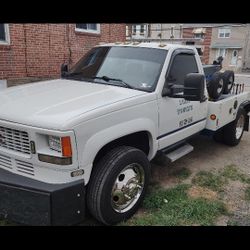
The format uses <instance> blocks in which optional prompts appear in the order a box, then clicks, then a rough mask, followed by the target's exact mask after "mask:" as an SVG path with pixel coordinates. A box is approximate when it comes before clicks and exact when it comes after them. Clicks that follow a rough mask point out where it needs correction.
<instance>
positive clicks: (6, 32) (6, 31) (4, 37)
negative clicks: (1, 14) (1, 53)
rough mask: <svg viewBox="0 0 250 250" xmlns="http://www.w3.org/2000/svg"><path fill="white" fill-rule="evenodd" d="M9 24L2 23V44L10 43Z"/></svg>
mask: <svg viewBox="0 0 250 250" xmlns="http://www.w3.org/2000/svg"><path fill="white" fill-rule="evenodd" d="M9 42H10V41H9V27H8V24H4V23H0V44H9Z"/></svg>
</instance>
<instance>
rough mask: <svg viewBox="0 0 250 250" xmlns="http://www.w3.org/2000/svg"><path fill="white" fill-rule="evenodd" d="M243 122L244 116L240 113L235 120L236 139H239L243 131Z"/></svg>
mask: <svg viewBox="0 0 250 250" xmlns="http://www.w3.org/2000/svg"><path fill="white" fill-rule="evenodd" d="M244 123H245V117H244V115H241V116H240V118H239V119H238V121H237V124H236V131H235V133H236V134H235V136H236V139H237V140H238V139H240V137H241V135H242V133H243V131H244Z"/></svg>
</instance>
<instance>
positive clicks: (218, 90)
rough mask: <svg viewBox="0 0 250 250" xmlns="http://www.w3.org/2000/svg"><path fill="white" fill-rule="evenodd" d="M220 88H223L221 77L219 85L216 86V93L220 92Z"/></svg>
mask: <svg viewBox="0 0 250 250" xmlns="http://www.w3.org/2000/svg"><path fill="white" fill-rule="evenodd" d="M222 88H223V79H221V80H220V81H219V85H218V88H217V93H218V94H220V93H221V92H222Z"/></svg>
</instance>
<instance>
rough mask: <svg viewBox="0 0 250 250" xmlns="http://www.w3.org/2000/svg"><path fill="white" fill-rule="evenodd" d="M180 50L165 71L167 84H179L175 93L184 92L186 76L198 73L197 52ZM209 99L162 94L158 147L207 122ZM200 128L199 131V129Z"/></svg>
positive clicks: (174, 53)
mask: <svg viewBox="0 0 250 250" xmlns="http://www.w3.org/2000/svg"><path fill="white" fill-rule="evenodd" d="M189 51H190V52H189V53H187V49H185V50H181V49H178V50H176V51H175V52H173V54H172V58H171V60H170V64H169V67H168V70H167V72H166V82H165V86H166V87H167V88H169V87H170V86H172V85H179V86H180V89H177V90H175V94H177V93H181V92H183V89H181V87H183V86H184V79H185V76H186V75H187V74H189V73H199V68H198V65H197V62H196V58H195V54H194V52H193V51H192V50H189ZM206 115H207V101H205V102H199V101H187V100H185V99H183V98H174V97H169V96H166V97H161V99H160V100H159V134H158V140H159V147H160V148H164V147H167V146H169V145H171V144H174V143H176V142H178V141H180V140H182V139H185V138H186V137H189V136H190V135H192V134H194V133H196V132H198V131H199V130H201V129H199V128H198V127H200V124H205V119H206ZM196 130H197V131H196Z"/></svg>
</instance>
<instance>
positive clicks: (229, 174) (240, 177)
mask: <svg viewBox="0 0 250 250" xmlns="http://www.w3.org/2000/svg"><path fill="white" fill-rule="evenodd" d="M220 175H221V176H223V177H224V178H227V179H230V180H232V181H241V182H243V183H248V184H250V178H249V177H248V176H247V175H245V174H243V173H241V172H240V171H239V170H238V168H237V167H236V166H235V165H228V166H226V167H225V168H224V169H223V171H222V172H221V173H220Z"/></svg>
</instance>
